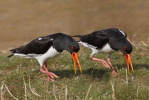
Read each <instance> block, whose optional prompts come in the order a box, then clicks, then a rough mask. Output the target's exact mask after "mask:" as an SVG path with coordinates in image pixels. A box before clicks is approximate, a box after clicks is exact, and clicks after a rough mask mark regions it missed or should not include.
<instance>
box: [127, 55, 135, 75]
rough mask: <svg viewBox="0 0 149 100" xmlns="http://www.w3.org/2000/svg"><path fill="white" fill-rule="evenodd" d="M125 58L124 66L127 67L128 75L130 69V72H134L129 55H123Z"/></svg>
mask: <svg viewBox="0 0 149 100" xmlns="http://www.w3.org/2000/svg"><path fill="white" fill-rule="evenodd" d="M125 58H126V65H127V70H128V73H129V72H130V67H131V69H132V72H134V70H133V65H132V60H131V56H130V54H125Z"/></svg>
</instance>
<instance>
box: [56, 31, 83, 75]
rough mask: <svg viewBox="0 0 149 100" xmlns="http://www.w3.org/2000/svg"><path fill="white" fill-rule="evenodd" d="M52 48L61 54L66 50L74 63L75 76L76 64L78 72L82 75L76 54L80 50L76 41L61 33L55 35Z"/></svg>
mask: <svg viewBox="0 0 149 100" xmlns="http://www.w3.org/2000/svg"><path fill="white" fill-rule="evenodd" d="M53 46H54V47H55V49H56V50H57V51H59V52H62V51H63V50H67V51H68V52H70V53H71V55H72V60H73V63H74V71H75V74H76V63H78V67H79V69H80V72H81V73H82V68H81V65H80V62H79V58H78V54H77V52H78V51H79V50H80V47H79V44H78V42H77V41H76V40H74V39H73V38H72V37H71V36H69V35H66V34H63V33H57V34H56V35H55V38H54V39H53Z"/></svg>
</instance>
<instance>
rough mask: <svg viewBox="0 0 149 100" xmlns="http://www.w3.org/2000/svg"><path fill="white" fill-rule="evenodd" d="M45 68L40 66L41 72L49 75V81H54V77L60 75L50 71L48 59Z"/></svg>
mask: <svg viewBox="0 0 149 100" xmlns="http://www.w3.org/2000/svg"><path fill="white" fill-rule="evenodd" d="M43 68H44V69H43ZM43 68H42V67H40V72H42V73H44V74H46V75H47V76H48V80H49V81H53V78H58V76H57V75H56V74H54V73H52V72H49V71H48V69H47V62H46V61H45V62H44V66H43Z"/></svg>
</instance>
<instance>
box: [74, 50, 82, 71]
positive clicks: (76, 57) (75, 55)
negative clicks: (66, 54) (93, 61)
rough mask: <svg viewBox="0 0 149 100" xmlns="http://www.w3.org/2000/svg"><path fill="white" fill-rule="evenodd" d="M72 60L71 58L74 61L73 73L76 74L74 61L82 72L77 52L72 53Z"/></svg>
mask: <svg viewBox="0 0 149 100" xmlns="http://www.w3.org/2000/svg"><path fill="white" fill-rule="evenodd" d="M72 60H73V63H74V73H75V74H76V62H77V63H78V67H79V69H80V72H81V73H82V67H81V65H80V62H79V58H78V54H77V53H75V52H73V53H72Z"/></svg>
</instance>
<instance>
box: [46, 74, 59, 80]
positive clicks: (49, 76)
mask: <svg viewBox="0 0 149 100" xmlns="http://www.w3.org/2000/svg"><path fill="white" fill-rule="evenodd" d="M45 74H47V76H48V81H54V78H58V76H57V75H56V74H54V73H52V72H46V73H45Z"/></svg>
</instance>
